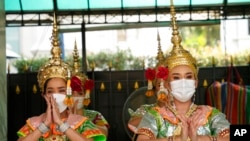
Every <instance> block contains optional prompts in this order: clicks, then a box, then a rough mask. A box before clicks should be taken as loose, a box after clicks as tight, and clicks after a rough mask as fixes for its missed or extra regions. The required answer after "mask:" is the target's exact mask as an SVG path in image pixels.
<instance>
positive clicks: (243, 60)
mask: <svg viewBox="0 0 250 141" xmlns="http://www.w3.org/2000/svg"><path fill="white" fill-rule="evenodd" d="M180 31H181V32H180V33H181V37H182V42H181V44H182V46H183V47H184V48H185V49H187V50H189V51H190V53H191V54H192V55H193V56H194V57H195V58H196V59H197V61H198V66H199V67H206V66H213V65H215V66H227V65H229V64H230V63H231V56H229V55H228V54H225V53H224V50H222V48H221V46H220V42H219V41H220V25H209V26H187V27H182V28H180ZM167 52H169V51H167ZM249 54H250V51H249V50H247V51H242V52H240V53H238V54H237V56H232V58H233V64H234V65H247V63H249V61H250V60H249ZM65 60H66V62H68V64H70V65H72V64H73V57H72V55H71V56H67V57H66V59H65ZM46 61H48V58H38V59H33V60H26V59H24V58H21V59H20V60H17V61H16V62H15V64H14V66H15V67H16V68H17V69H18V72H19V73H23V72H27V71H35V72H36V71H38V69H39V67H40V66H42V65H43V64H44V63H45V62H46ZM156 62H157V61H156V58H155V57H149V56H147V57H144V58H143V57H135V56H133V55H132V52H131V50H130V49H127V50H121V49H120V48H119V47H116V48H115V49H112V50H110V49H103V50H101V51H100V52H98V53H96V54H94V53H91V54H87V60H86V63H87V65H88V66H87V68H88V71H90V70H91V65H93V64H94V66H95V67H94V68H95V70H98V71H103V70H109V67H111V69H112V70H140V69H143V68H145V66H147V67H154V66H155V64H156ZM80 64H82V58H80ZM144 65H145V66H144Z"/></svg>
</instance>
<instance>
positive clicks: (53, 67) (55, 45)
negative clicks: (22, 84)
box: [37, 13, 70, 93]
mask: <svg viewBox="0 0 250 141" xmlns="http://www.w3.org/2000/svg"><path fill="white" fill-rule="evenodd" d="M51 44H52V48H51V55H52V57H51V58H50V59H49V61H48V62H47V63H46V64H45V65H44V66H42V67H41V68H40V69H39V71H38V75H37V78H38V84H39V87H40V90H41V91H42V93H43V92H44V83H45V82H46V81H47V80H48V79H50V78H54V77H58V78H62V79H64V80H65V81H67V76H68V72H69V71H68V70H69V68H70V67H69V65H68V64H66V63H64V62H63V60H62V59H61V48H60V45H59V39H58V29H57V20H56V16H55V13H54V21H53V31H52V41H51Z"/></svg>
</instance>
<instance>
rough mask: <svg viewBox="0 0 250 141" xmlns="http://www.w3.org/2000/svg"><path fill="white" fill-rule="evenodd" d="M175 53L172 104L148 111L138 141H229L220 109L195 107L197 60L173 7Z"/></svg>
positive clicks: (168, 60)
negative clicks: (184, 40) (183, 40)
mask: <svg viewBox="0 0 250 141" xmlns="http://www.w3.org/2000/svg"><path fill="white" fill-rule="evenodd" d="M170 12H171V14H172V22H173V23H172V26H173V33H172V35H173V37H172V39H171V41H172V43H173V49H172V51H171V52H170V54H169V56H168V57H167V58H166V65H167V66H168V69H169V75H168V80H167V81H168V82H167V83H168V89H169V91H170V96H171V98H170V99H171V102H170V104H169V103H166V104H165V106H162V107H155V108H153V109H151V110H148V111H147V113H146V114H144V116H143V119H142V120H141V122H140V124H139V126H138V130H137V133H136V135H135V136H134V140H136V141H149V140H150V141H163V140H164V141H173V140H176V141H190V140H192V141H229V126H230V123H229V121H228V120H227V119H226V116H225V114H223V113H222V112H221V111H219V110H218V109H216V108H214V107H211V106H205V105H203V106H198V105H196V104H194V100H193V98H194V97H195V89H196V87H197V84H198V78H197V76H198V68H197V66H196V60H195V58H194V57H193V56H192V55H191V54H190V53H189V52H188V51H187V50H185V49H184V48H183V47H182V46H181V44H180V43H181V37H180V36H179V32H178V28H177V25H176V21H175V19H176V18H175V11H174V7H173V4H172V3H171V6H170Z"/></svg>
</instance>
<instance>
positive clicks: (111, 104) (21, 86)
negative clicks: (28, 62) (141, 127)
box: [7, 66, 250, 141]
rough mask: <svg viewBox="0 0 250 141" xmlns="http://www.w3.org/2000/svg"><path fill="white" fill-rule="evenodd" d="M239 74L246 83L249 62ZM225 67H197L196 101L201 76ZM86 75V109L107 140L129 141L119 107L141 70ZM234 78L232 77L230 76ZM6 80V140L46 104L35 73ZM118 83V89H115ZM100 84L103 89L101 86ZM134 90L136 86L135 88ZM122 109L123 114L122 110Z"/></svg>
mask: <svg viewBox="0 0 250 141" xmlns="http://www.w3.org/2000/svg"><path fill="white" fill-rule="evenodd" d="M236 68H237V70H238V71H239V72H240V75H241V77H242V78H243V81H244V84H246V85H250V66H239V67H236ZM227 69H228V68H227V67H210V68H200V70H199V86H198V88H197V93H196V99H195V100H196V101H195V102H196V103H197V104H205V91H206V88H207V87H204V86H203V84H204V80H206V81H207V84H208V85H210V84H211V83H212V82H214V81H215V80H218V81H222V79H225V78H226V75H227ZM87 75H88V76H89V78H91V79H93V80H94V81H95V89H94V90H93V91H92V93H91V104H90V106H89V107H88V108H89V109H94V110H97V111H99V112H101V113H102V114H103V115H104V117H105V118H106V119H107V121H108V122H109V124H110V129H109V136H108V141H118V140H119V141H129V140H131V139H130V134H129V133H128V131H127V128H126V123H125V124H124V121H127V118H128V117H126V116H125V115H126V114H127V113H126V112H127V109H123V108H124V106H125V104H127V103H126V102H127V101H126V100H127V99H128V98H129V97H130V96H131V94H132V93H134V92H135V91H136V88H135V83H137V84H138V86H139V87H145V86H146V85H147V81H146V80H145V77H144V70H136V71H104V72H100V71H92V72H87ZM233 79H234V77H233ZM7 80H8V140H9V141H14V140H17V135H16V132H17V131H18V130H19V128H21V127H22V126H23V125H24V124H25V121H26V119H27V118H28V117H31V116H35V115H39V114H41V113H42V112H44V111H45V108H46V104H45V101H44V99H43V98H42V97H41V95H40V92H39V88H38V83H37V73H28V72H27V73H23V74H7ZM118 83H120V84H121V85H120V86H121V89H118ZM102 84H104V86H105V89H101V85H102ZM137 91H138V90H137ZM124 113H125V114H124Z"/></svg>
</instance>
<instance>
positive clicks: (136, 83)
mask: <svg viewBox="0 0 250 141" xmlns="http://www.w3.org/2000/svg"><path fill="white" fill-rule="evenodd" d="M134 88H135V89H138V88H139V84H138V82H137V81H135V84H134Z"/></svg>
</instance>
